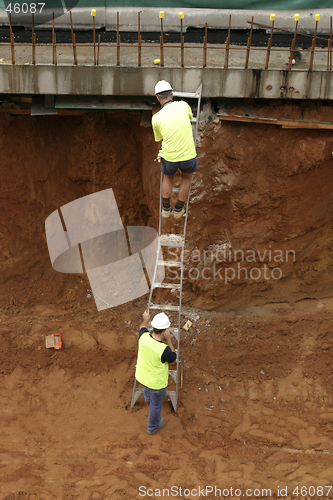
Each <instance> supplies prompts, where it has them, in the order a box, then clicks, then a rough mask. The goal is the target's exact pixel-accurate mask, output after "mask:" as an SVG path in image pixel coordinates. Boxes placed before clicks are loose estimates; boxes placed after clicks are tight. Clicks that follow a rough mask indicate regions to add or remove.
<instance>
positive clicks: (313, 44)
mask: <svg viewBox="0 0 333 500" xmlns="http://www.w3.org/2000/svg"><path fill="white" fill-rule="evenodd" d="M315 20H316V27H315V32H314V35H313V40H312V46H311V54H310V64H309V71H312V67H313V58H314V51H315V46H316V38H317V29H318V21H319V20H320V14H316V15H315Z"/></svg>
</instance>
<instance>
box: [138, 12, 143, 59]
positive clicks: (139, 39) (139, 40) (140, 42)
mask: <svg viewBox="0 0 333 500" xmlns="http://www.w3.org/2000/svg"><path fill="white" fill-rule="evenodd" d="M140 25H141V12H140V11H138V66H139V67H140V66H141V45H142V36H141V31H140Z"/></svg>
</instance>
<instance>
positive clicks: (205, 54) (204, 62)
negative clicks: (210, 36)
mask: <svg viewBox="0 0 333 500" xmlns="http://www.w3.org/2000/svg"><path fill="white" fill-rule="evenodd" d="M206 66H207V23H205V36H204V47H203V67H204V68H205V67H206Z"/></svg>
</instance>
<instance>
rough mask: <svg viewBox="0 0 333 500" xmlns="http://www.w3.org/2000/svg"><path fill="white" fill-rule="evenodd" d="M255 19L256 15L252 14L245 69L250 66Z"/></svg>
mask: <svg viewBox="0 0 333 500" xmlns="http://www.w3.org/2000/svg"><path fill="white" fill-rule="evenodd" d="M253 20H254V16H252V21H251V30H250V36H249V37H248V39H247V47H246V56H245V66H244V68H245V69H247V68H248V67H249V59H250V50H251V42H252V32H253Z"/></svg>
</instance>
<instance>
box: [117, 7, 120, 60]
mask: <svg viewBox="0 0 333 500" xmlns="http://www.w3.org/2000/svg"><path fill="white" fill-rule="evenodd" d="M119 65H120V34H119V12H117V66H119Z"/></svg>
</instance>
